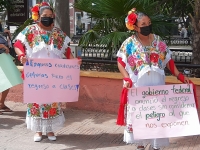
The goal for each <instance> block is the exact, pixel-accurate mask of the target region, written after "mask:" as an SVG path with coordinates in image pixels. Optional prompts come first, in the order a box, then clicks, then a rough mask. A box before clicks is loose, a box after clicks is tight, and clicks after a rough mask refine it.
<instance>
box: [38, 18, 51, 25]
mask: <svg viewBox="0 0 200 150" xmlns="http://www.w3.org/2000/svg"><path fill="white" fill-rule="evenodd" d="M40 22H41V23H42V24H43V25H44V26H45V27H49V26H51V24H52V23H53V18H51V17H41V21H40Z"/></svg>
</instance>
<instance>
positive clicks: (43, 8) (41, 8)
mask: <svg viewBox="0 0 200 150" xmlns="http://www.w3.org/2000/svg"><path fill="white" fill-rule="evenodd" d="M45 9H49V10H51V11H52V13H53V9H52V8H51V7H50V6H41V7H40V10H39V14H40V15H41V14H42V13H43V11H44V10H45Z"/></svg>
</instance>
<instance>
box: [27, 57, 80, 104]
mask: <svg viewBox="0 0 200 150" xmlns="http://www.w3.org/2000/svg"><path fill="white" fill-rule="evenodd" d="M24 77H25V79H24V103H33V102H34V103H51V102H75V101H78V96H79V81H80V65H79V64H78V60H75V59H74V60H73V59H69V60H68V59H29V60H28V61H27V63H26V64H25V65H24Z"/></svg>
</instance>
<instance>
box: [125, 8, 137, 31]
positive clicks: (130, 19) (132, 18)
mask: <svg viewBox="0 0 200 150" xmlns="http://www.w3.org/2000/svg"><path fill="white" fill-rule="evenodd" d="M135 12H136V8H133V9H131V10H130V11H129V12H128V16H127V17H126V19H125V22H126V27H127V28H128V29H129V30H134V28H135V25H134V24H135V22H136V20H137V14H136V13H135Z"/></svg>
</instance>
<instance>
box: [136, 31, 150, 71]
mask: <svg viewBox="0 0 200 150" xmlns="http://www.w3.org/2000/svg"><path fill="white" fill-rule="evenodd" d="M136 36H137V39H138V40H139V42H140V44H141V45H142V47H143V48H144V51H145V52H147V53H149V51H146V50H145V49H146V48H145V47H147V46H144V45H143V44H142V41H141V39H140V38H139V36H138V34H136ZM148 42H149V45H148V46H151V42H150V36H149V35H148ZM147 74H148V75H149V74H150V71H148V72H147Z"/></svg>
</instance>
